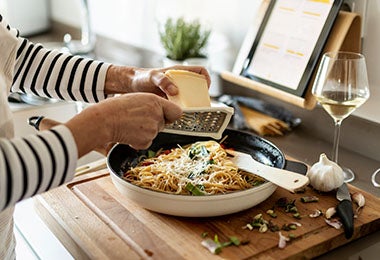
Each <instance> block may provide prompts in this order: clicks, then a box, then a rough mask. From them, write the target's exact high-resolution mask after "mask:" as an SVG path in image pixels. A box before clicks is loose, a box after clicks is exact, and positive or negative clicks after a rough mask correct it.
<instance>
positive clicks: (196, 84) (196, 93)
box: [165, 70, 211, 108]
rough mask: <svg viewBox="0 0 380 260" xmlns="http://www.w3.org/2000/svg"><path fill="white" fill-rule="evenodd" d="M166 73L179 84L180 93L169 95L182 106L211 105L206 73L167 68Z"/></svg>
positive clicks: (169, 97)
mask: <svg viewBox="0 0 380 260" xmlns="http://www.w3.org/2000/svg"><path fill="white" fill-rule="evenodd" d="M165 75H166V76H167V77H168V78H169V79H170V80H171V81H172V82H173V83H174V84H175V85H176V86H177V88H178V95H176V96H168V99H169V100H170V101H173V102H174V103H176V104H177V105H179V106H181V107H182V108H187V107H210V106H211V101H210V95H209V93H208V86H207V80H206V77H205V76H204V75H201V74H198V73H195V72H191V71H186V70H167V71H166V72H165Z"/></svg>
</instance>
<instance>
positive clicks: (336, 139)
mask: <svg viewBox="0 0 380 260" xmlns="http://www.w3.org/2000/svg"><path fill="white" fill-rule="evenodd" d="M334 122H335V128H334V145H333V151H332V160H333V161H334V162H336V163H338V148H339V138H340V126H341V124H342V120H334Z"/></svg>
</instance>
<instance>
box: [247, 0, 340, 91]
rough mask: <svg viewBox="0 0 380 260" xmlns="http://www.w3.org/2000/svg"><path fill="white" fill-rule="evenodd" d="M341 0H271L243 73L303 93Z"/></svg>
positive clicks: (274, 85)
mask: <svg viewBox="0 0 380 260" xmlns="http://www.w3.org/2000/svg"><path fill="white" fill-rule="evenodd" d="M342 2H343V0H335V1H334V0H272V1H271V2H270V4H269V6H268V9H267V12H266V14H265V16H264V18H263V21H262V23H261V26H260V28H259V30H258V32H257V35H256V38H255V41H254V42H253V45H252V48H251V51H250V52H249V55H248V58H247V60H246V63H245V66H244V68H243V70H242V72H241V74H242V75H243V76H246V77H248V78H251V79H253V80H255V81H259V82H262V83H264V84H267V85H269V86H273V87H276V88H279V89H281V90H284V91H286V92H289V93H292V94H295V95H297V96H303V95H304V94H305V90H306V88H307V86H308V84H309V81H310V79H311V77H312V74H313V70H314V69H315V66H316V64H317V62H318V59H319V57H320V55H321V54H322V51H323V47H324V45H325V43H326V41H327V38H328V34H329V32H330V30H331V28H332V26H333V23H334V21H335V18H336V17H337V15H338V13H339V9H340V6H341V4H342Z"/></svg>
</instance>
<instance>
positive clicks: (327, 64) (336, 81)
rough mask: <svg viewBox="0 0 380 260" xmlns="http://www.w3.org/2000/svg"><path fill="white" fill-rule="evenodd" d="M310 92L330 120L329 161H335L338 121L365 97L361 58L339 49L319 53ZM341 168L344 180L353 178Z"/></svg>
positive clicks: (362, 60)
mask: <svg viewBox="0 0 380 260" xmlns="http://www.w3.org/2000/svg"><path fill="white" fill-rule="evenodd" d="M312 94H313V95H314V96H315V97H316V99H317V100H318V102H319V103H320V104H321V105H322V107H323V108H324V109H325V110H326V111H327V113H329V114H330V116H331V117H332V118H333V119H334V124H335V130H334V145H333V151H332V160H333V161H334V162H336V163H338V146H339V136H340V126H341V124H342V121H343V119H345V118H346V117H348V116H349V115H350V114H351V113H352V112H353V111H354V110H355V109H356V108H358V107H359V106H361V105H362V104H363V103H364V102H365V101H366V100H367V99H368V98H369V88H368V76H367V68H366V62H365V57H364V56H363V55H362V54H360V53H354V52H343V51H337V52H327V53H325V54H323V56H322V60H321V63H320V65H319V68H318V71H317V75H316V78H315V81H314V85H313V88H312ZM342 169H343V173H344V180H345V182H350V181H353V180H354V179H355V174H354V173H353V172H352V170H351V169H348V168H344V167H342Z"/></svg>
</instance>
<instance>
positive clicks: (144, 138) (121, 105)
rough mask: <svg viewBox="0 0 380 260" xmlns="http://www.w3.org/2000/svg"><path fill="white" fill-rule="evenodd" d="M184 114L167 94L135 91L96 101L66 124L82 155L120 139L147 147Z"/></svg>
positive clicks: (126, 142)
mask: <svg viewBox="0 0 380 260" xmlns="http://www.w3.org/2000/svg"><path fill="white" fill-rule="evenodd" d="M181 115H182V109H181V108H180V107H179V106H177V105H176V104H174V103H172V102H170V101H168V100H166V99H164V98H161V97H159V96H157V95H153V94H150V93H134V94H125V95H120V96H117V97H114V98H110V99H107V100H104V101H102V102H100V103H98V104H95V105H92V106H90V107H88V108H86V109H85V110H83V111H82V112H81V113H79V114H78V115H76V116H75V117H73V118H72V119H71V120H69V121H68V122H67V123H65V125H66V126H67V127H68V128H69V129H70V130H71V132H72V134H73V136H74V139H75V142H76V143H77V147H78V156H79V157H81V156H83V155H85V154H86V153H88V152H90V151H91V150H94V149H96V148H99V147H106V146H107V145H109V144H110V143H116V142H120V143H125V144H129V145H130V146H131V147H133V148H135V149H146V148H148V147H149V146H150V145H151V144H152V140H153V139H154V138H155V137H156V136H157V134H158V133H159V132H160V131H161V130H162V129H163V128H164V126H165V124H166V123H171V122H174V121H175V120H177V119H178V118H179V117H180V116H181ZM41 123H42V122H41Z"/></svg>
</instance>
